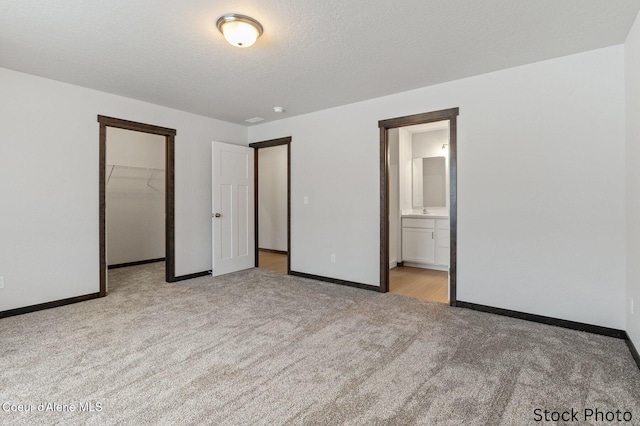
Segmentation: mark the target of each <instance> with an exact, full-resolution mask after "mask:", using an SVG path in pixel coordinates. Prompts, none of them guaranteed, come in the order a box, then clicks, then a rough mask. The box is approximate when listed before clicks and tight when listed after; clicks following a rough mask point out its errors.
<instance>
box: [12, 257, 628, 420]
mask: <svg viewBox="0 0 640 426" xmlns="http://www.w3.org/2000/svg"><path fill="white" fill-rule="evenodd" d="M109 282H110V294H109V296H108V297H106V298H103V299H98V300H93V301H88V302H84V303H79V304H75V305H70V306H65V307H61V308H56V309H50V310H46V311H40V312H35V313H31V314H26V315H21V316H16V317H11V318H5V319H1V320H0V341H1V346H0V368H1V373H0V377H1V382H0V404H3V405H2V406H0V423H1V424H12V425H13V424H24V425H35V424H60V425H72V424H134V425H139V424H167V425H182V424H212V425H277V424H311V425H316V424H317V425H331V424H346V425H410V424H424V425H527V424H532V425H533V424H555V422H546V423H545V422H536V421H535V420H536V414H535V413H536V411H535V410H540V411H539V412H538V413H542V415H544V414H543V413H544V412H543V411H542V410H550V411H554V410H555V411H570V410H572V409H573V410H576V411H577V412H578V415H579V418H580V420H581V421H580V422H579V423H576V422H573V423H570V424H618V423H615V422H613V423H601V422H595V421H584V418H583V415H584V410H585V409H587V410H588V409H592V410H596V409H597V410H601V411H602V412H607V411H615V410H621V412H629V413H630V415H632V416H633V419H632V421H631V422H627V423H620V424H635V425H638V424H640V370H638V368H637V366H636V365H635V363H634V361H633V359H632V357H631V355H630V353H629V350H628V348H627V347H626V345H625V342H624V341H622V340H618V339H613V338H608V337H603V336H598V335H593V334H589V333H583V332H578V331H573V330H566V329H562V328H557V327H551V326H546V325H541V324H535V323H531V322H526V321H521V320H517V319H512V318H506V317H500V316H495V315H491V314H486V313H481V312H475V311H471V310H466V309H459V308H458V309H456V308H451V307H449V306H446V305H443V304H439V303H431V302H426V301H421V300H417V299H412V298H409V297H405V296H399V295H393V294H378V293H375V292H370V291H366V290H359V289H354V288H349V287H344V286H338V285H334V284H328V283H322V282H316V281H312V280H307V279H300V278H295V277H289V276H284V275H282V274H278V273H274V272H270V271H265V270H260V269H252V270H248V271H243V272H238V273H235V274H230V275H227V276H225V277H219V278H212V277H203V278H198V279H194V280H190V281H184V282H180V283H175V284H167V283H165V282H163V265H162V264H151V265H144V266H137V267H130V268H124V269H119V270H112V271H110V281H109ZM19 404H22V405H23V409H25V408H26V409H29V408H32V409H33V410H34V411H29V412H18V411H12V409H16V410H17V409H18V406H19ZM50 404H58V405H57V406H56V405H50ZM89 404H90V405H89ZM72 407H73V409H75V410H76V411H73V412H72V411H69V410H71V409H72ZM55 408H59V409H62V410H67V411H53V410H54V409H55ZM89 408H92V409H93V410H94V411H88V409H89ZM39 409H42V410H43V411H38V410H39ZM83 409H84V410H85V411H81V410H83ZM592 420H594V419H592ZM567 424H569V423H567Z"/></svg>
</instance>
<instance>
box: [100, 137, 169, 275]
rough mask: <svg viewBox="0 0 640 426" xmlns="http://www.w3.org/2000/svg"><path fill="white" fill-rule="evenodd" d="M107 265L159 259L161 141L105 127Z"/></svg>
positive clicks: (162, 240)
mask: <svg viewBox="0 0 640 426" xmlns="http://www.w3.org/2000/svg"><path fill="white" fill-rule="evenodd" d="M107 176H108V181H107V184H106V212H107V265H118V264H122V263H129V262H137V261H141V260H149V259H158V258H163V257H165V251H166V250H165V137H164V136H159V135H152V134H149V133H142V132H134V131H131V130H124V129H117V128H114V127H107Z"/></svg>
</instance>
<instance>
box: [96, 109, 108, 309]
mask: <svg viewBox="0 0 640 426" xmlns="http://www.w3.org/2000/svg"><path fill="white" fill-rule="evenodd" d="M98 117H100V116H98ZM98 150H99V154H98V157H99V160H98V187H99V190H98V206H99V207H98V209H99V213H98V228H99V230H98V235H99V236H98V240H99V244H100V248H99V251H100V260H99V262H100V290H99V292H100V293H99V294H100V297H105V296H106V295H107V243H106V242H107V233H106V230H107V225H106V223H107V220H106V218H107V197H106V187H107V185H106V173H107V126H106V125H104V124H103V123H100V146H99V148H98Z"/></svg>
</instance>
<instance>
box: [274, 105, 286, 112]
mask: <svg viewBox="0 0 640 426" xmlns="http://www.w3.org/2000/svg"><path fill="white" fill-rule="evenodd" d="M273 110H274V111H275V112H284V108H282V107H281V106H274V107H273Z"/></svg>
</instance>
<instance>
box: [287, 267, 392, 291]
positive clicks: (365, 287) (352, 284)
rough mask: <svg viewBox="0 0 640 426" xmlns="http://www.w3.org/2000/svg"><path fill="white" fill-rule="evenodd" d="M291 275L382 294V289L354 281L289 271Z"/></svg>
mask: <svg viewBox="0 0 640 426" xmlns="http://www.w3.org/2000/svg"><path fill="white" fill-rule="evenodd" d="M289 275H293V276H294V277H300V278H309V279H311V280H316V281H324V282H328V283H332V284H339V285H346V286H348V287H355V288H361V289H363V290H371V291H377V292H382V289H381V288H380V287H378V286H375V285H369V284H361V283H356V282H353V281H345V280H340V279H338V278H330V277H323V276H320V275H313V274H305V273H304V272H296V271H289Z"/></svg>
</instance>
